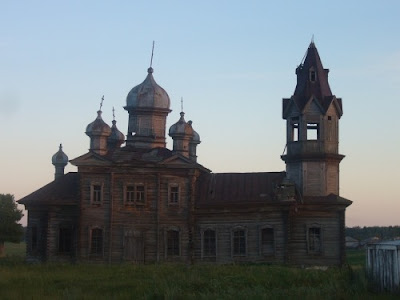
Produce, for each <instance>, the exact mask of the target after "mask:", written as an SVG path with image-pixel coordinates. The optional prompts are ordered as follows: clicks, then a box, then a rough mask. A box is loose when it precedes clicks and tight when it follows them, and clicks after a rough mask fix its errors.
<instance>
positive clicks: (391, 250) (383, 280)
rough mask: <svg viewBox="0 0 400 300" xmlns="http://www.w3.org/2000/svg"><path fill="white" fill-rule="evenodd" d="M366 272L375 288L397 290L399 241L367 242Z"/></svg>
mask: <svg viewBox="0 0 400 300" xmlns="http://www.w3.org/2000/svg"><path fill="white" fill-rule="evenodd" d="M367 273H368V278H369V280H370V281H371V282H372V283H373V284H374V287H375V288H376V289H377V290H379V291H389V292H399V290H400V289H399V287H400V241H385V242H376V243H373V244H368V245H367Z"/></svg>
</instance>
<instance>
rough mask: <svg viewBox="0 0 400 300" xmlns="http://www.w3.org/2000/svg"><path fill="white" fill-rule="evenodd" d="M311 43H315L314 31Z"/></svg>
mask: <svg viewBox="0 0 400 300" xmlns="http://www.w3.org/2000/svg"><path fill="white" fill-rule="evenodd" d="M311 44H314V33H313V35H312V37H311Z"/></svg>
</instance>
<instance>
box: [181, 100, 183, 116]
mask: <svg viewBox="0 0 400 300" xmlns="http://www.w3.org/2000/svg"><path fill="white" fill-rule="evenodd" d="M182 111H183V97H181V112H182Z"/></svg>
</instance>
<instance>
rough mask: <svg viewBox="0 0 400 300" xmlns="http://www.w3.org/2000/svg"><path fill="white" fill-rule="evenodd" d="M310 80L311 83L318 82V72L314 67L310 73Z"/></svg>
mask: <svg viewBox="0 0 400 300" xmlns="http://www.w3.org/2000/svg"><path fill="white" fill-rule="evenodd" d="M308 72H309V73H308V79H309V80H310V82H316V81H317V71H316V70H315V68H314V67H311V68H310V69H309V71H308Z"/></svg>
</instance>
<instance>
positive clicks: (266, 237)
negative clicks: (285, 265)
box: [261, 228, 275, 255]
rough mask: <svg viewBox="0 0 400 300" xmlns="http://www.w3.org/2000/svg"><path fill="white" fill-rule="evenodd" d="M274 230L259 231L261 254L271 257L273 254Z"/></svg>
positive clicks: (264, 229)
mask: <svg viewBox="0 0 400 300" xmlns="http://www.w3.org/2000/svg"><path fill="white" fill-rule="evenodd" d="M274 243H275V241H274V229H273V228H263V229H261V254H262V255H273V254H274V253H275V245H274Z"/></svg>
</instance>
